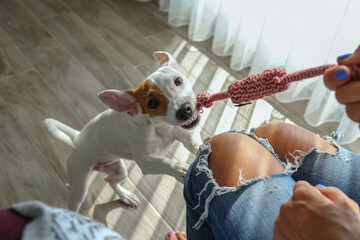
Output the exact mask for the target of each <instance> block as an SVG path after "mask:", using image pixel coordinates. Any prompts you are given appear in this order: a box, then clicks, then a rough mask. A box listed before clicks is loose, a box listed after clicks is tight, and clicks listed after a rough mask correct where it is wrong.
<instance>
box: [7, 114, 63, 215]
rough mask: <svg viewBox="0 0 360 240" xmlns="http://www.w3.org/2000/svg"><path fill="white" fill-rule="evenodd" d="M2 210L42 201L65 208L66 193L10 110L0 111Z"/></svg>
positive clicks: (57, 177) (49, 165)
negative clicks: (22, 202)
mask: <svg viewBox="0 0 360 240" xmlns="http://www.w3.org/2000/svg"><path fill="white" fill-rule="evenodd" d="M0 143H1V144H0V155H1V168H0V192H1V194H0V207H2V208H3V207H9V206H10V205H11V204H14V203H16V202H21V201H27V200H34V199H36V200H40V201H43V202H46V203H48V204H51V205H53V206H57V207H66V205H67V190H66V189H65V186H64V184H63V182H62V181H61V180H60V178H59V176H58V175H57V173H56V172H55V171H54V169H53V166H52V165H51V164H50V163H49V162H48V159H47V158H45V157H44V155H43V154H41V152H40V151H39V150H38V148H36V146H34V145H33V144H32V141H31V140H30V139H29V137H28V136H27V135H26V134H25V133H24V132H23V130H22V127H21V125H20V124H19V123H18V121H17V120H16V118H15V117H14V115H13V114H12V113H11V112H10V111H9V109H3V110H0Z"/></svg>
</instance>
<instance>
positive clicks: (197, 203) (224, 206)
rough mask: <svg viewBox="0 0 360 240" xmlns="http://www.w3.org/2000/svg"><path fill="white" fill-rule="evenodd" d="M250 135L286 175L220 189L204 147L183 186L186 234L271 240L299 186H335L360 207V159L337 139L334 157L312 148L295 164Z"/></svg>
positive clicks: (226, 239)
mask: <svg viewBox="0 0 360 240" xmlns="http://www.w3.org/2000/svg"><path fill="white" fill-rule="evenodd" d="M239 134H246V135H248V136H250V137H252V138H253V139H255V140H256V141H258V142H259V143H260V144H262V145H263V146H264V147H265V148H266V149H267V150H269V151H270V152H271V153H272V154H273V155H274V156H275V158H276V159H277V160H278V161H279V162H280V163H281V164H282V165H283V166H284V168H285V170H284V171H283V172H279V173H276V174H274V175H273V176H271V177H265V178H255V179H250V180H244V179H242V177H241V171H240V172H239V174H240V176H239V185H238V186H236V187H220V186H219V185H218V184H217V183H216V181H215V179H214V178H213V173H212V171H211V169H210V168H209V167H208V156H209V155H210V153H211V146H210V144H206V145H204V146H203V147H202V149H201V151H200V153H199V154H198V156H197V158H196V159H195V161H194V162H193V163H192V164H191V166H190V168H189V170H188V173H187V176H186V180H185V185H184V197H185V201H186V231H187V238H188V239H189V240H191V239H196V240H201V239H206V240H211V239H224V240H230V239H261V240H264V239H272V236H273V230H274V222H275V220H276V218H277V217H278V215H279V211H280V205H281V204H282V203H283V202H285V201H287V200H289V199H290V197H291V196H292V189H293V186H294V184H295V182H296V181H298V180H305V181H307V182H309V183H310V184H312V185H316V184H323V185H325V186H335V187H337V188H339V189H340V190H342V191H343V192H344V193H346V194H347V195H348V196H349V197H350V198H352V199H353V200H354V201H355V202H357V203H358V204H360V184H359V183H360V173H359V172H360V156H359V155H357V154H355V153H352V152H350V151H348V150H346V149H344V148H342V147H340V146H338V143H337V140H338V135H337V134H333V136H332V139H331V140H330V141H331V142H332V143H333V144H334V145H336V146H337V148H338V152H337V153H335V154H330V153H327V152H321V151H319V150H318V149H316V148H314V149H312V150H310V151H309V152H308V153H306V154H305V153H304V154H303V156H302V159H301V160H296V161H295V164H291V163H288V164H285V163H283V162H281V161H280V159H279V158H278V156H277V155H276V154H275V153H274V150H273V148H272V146H270V144H269V142H268V141H267V140H265V139H261V138H258V137H257V136H255V134H254V133H245V132H239Z"/></svg>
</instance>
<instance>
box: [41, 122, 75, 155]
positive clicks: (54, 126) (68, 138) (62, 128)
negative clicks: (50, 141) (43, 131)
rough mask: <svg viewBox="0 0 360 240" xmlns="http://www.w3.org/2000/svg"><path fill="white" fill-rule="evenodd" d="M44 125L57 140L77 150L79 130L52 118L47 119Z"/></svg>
mask: <svg viewBox="0 0 360 240" xmlns="http://www.w3.org/2000/svg"><path fill="white" fill-rule="evenodd" d="M44 123H45V125H46V126H47V128H48V129H49V131H50V133H51V134H52V135H53V136H54V137H55V138H57V139H59V140H61V141H63V142H65V143H66V144H67V145H69V146H71V147H72V148H74V149H75V144H74V139H75V138H76V136H77V135H78V134H79V131H78V130H75V129H73V128H71V127H69V126H67V125H65V124H63V123H62V122H59V121H57V120H55V119H52V118H47V119H45V120H44Z"/></svg>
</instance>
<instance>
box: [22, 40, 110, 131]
mask: <svg viewBox="0 0 360 240" xmlns="http://www.w3.org/2000/svg"><path fill="white" fill-rule="evenodd" d="M22 51H23V52H24V54H25V56H26V57H27V58H28V59H29V60H30V61H31V62H32V64H33V65H34V67H35V68H36V70H37V71H39V73H41V75H42V76H43V78H44V79H45V80H46V82H47V83H48V84H49V86H50V87H51V88H52V89H53V90H54V92H55V93H56V94H57V96H58V97H59V98H60V99H61V101H62V102H63V103H64V104H65V105H66V106H68V108H69V109H70V111H72V112H73V113H74V114H75V115H76V117H77V118H78V119H79V120H80V121H81V123H82V124H85V123H87V122H88V121H89V120H90V119H92V118H93V117H95V116H96V115H97V114H99V113H100V112H102V111H103V110H105V109H106V108H105V106H104V105H103V104H102V103H101V101H100V100H99V99H98V98H97V95H98V93H99V92H101V91H103V90H104V89H105V87H104V86H103V85H102V84H101V83H100V82H99V81H98V80H97V79H96V78H95V77H94V76H93V75H92V74H91V73H90V72H89V71H87V69H86V68H85V67H84V66H83V65H82V64H80V62H79V61H78V60H77V59H75V57H74V56H73V55H71V54H70V53H69V51H68V50H67V49H65V48H64V47H63V46H62V45H60V44H59V43H58V42H57V41H56V40H54V39H47V40H44V41H41V42H40V43H39V44H35V45H29V46H26V47H24V48H23V49H22Z"/></svg>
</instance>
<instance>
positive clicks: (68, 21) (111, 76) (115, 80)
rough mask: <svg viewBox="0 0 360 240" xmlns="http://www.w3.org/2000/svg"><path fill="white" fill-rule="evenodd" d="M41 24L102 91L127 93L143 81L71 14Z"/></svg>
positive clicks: (117, 54) (127, 64) (114, 51)
mask: <svg viewBox="0 0 360 240" xmlns="http://www.w3.org/2000/svg"><path fill="white" fill-rule="evenodd" d="M44 24H45V25H46V26H47V27H48V29H49V30H50V31H51V32H52V33H53V34H54V36H56V38H57V39H58V40H59V41H61V43H62V44H63V45H64V46H65V47H66V48H67V49H68V50H69V51H70V52H71V53H72V54H73V55H74V56H75V57H76V58H77V59H78V60H79V61H80V62H81V63H82V64H83V65H84V66H85V67H86V68H87V69H88V70H89V71H90V72H91V73H92V74H93V75H94V76H95V77H96V78H97V79H98V80H99V81H100V82H101V83H102V84H103V85H104V86H105V87H106V88H111V89H130V88H133V87H135V84H136V85H137V84H139V83H140V82H141V81H143V79H144V76H143V75H142V74H140V73H139V72H138V71H137V70H135V69H134V67H133V66H132V65H130V64H129V63H127V61H126V60H125V59H124V58H123V57H122V56H121V55H120V54H119V53H117V51H116V50H114V49H113V48H112V47H111V46H109V45H108V44H106V43H104V40H103V39H101V37H99V36H98V35H96V33H95V32H93V30H92V29H91V28H90V27H89V26H88V25H86V24H85V23H84V22H83V21H82V20H81V19H80V18H79V17H78V16H76V15H75V14H73V13H66V14H63V15H62V16H59V17H55V18H51V19H47V20H45V21H44Z"/></svg>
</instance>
